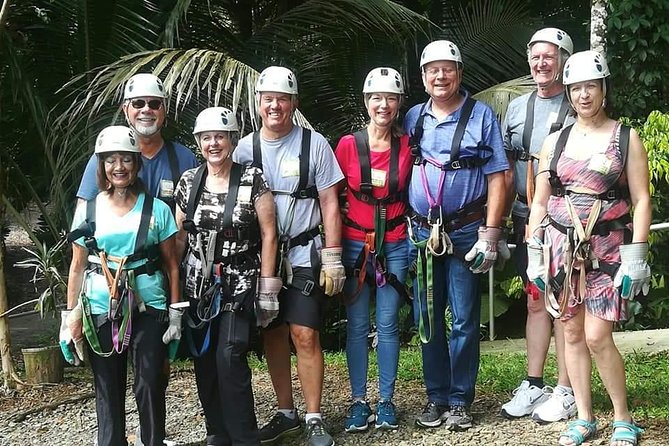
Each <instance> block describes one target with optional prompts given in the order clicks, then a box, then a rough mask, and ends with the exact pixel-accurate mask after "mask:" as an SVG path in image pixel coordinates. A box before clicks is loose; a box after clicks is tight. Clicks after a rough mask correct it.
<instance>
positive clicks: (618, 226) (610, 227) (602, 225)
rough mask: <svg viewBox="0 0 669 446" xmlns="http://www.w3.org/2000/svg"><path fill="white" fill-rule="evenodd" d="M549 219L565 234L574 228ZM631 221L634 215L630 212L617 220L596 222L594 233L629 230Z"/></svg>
mask: <svg viewBox="0 0 669 446" xmlns="http://www.w3.org/2000/svg"><path fill="white" fill-rule="evenodd" d="M549 220H550V224H551V226H553V227H554V228H555V229H557V230H558V231H560V232H561V233H563V234H567V231H568V230H569V229H572V227H571V226H564V225H562V224H560V223H558V222H556V221H555V220H553V219H552V218H550V217H549ZM631 222H632V217H631V216H630V215H629V214H626V215H623V216H621V217H618V218H616V219H615V220H606V221H599V222H597V223H595V226H594V227H593V228H592V235H600V236H606V235H609V233H610V232H611V231H620V230H629V228H628V227H627V225H628V224H629V223H631Z"/></svg>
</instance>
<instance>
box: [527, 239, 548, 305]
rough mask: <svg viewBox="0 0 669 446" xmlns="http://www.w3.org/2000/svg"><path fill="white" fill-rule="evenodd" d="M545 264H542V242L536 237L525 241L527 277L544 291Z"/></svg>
mask: <svg viewBox="0 0 669 446" xmlns="http://www.w3.org/2000/svg"><path fill="white" fill-rule="evenodd" d="M544 277H546V266H545V265H544V251H543V243H542V242H541V240H539V239H538V238H536V237H532V238H531V239H529V240H528V241H527V278H528V279H529V281H530V282H532V283H534V284H535V285H536V286H537V288H539V290H540V291H542V292H543V291H546V283H545V282H544Z"/></svg>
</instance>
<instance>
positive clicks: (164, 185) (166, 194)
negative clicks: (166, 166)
mask: <svg viewBox="0 0 669 446" xmlns="http://www.w3.org/2000/svg"><path fill="white" fill-rule="evenodd" d="M158 195H159V196H160V198H172V196H173V195H174V183H172V180H160V190H159V191H158Z"/></svg>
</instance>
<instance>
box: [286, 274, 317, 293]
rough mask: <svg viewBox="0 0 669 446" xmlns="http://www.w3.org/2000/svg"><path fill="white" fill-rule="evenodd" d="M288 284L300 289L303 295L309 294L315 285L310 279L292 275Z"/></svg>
mask: <svg viewBox="0 0 669 446" xmlns="http://www.w3.org/2000/svg"><path fill="white" fill-rule="evenodd" d="M289 286H291V287H293V288H295V289H298V290H300V292H301V293H302V294H303V295H305V296H310V295H311V293H312V292H313V290H314V288H315V287H316V282H314V281H313V280H311V279H305V278H303V277H294V278H293V282H292V283H291V284H290V285H289Z"/></svg>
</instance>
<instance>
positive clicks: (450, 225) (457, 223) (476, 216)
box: [411, 210, 483, 232]
mask: <svg viewBox="0 0 669 446" xmlns="http://www.w3.org/2000/svg"><path fill="white" fill-rule="evenodd" d="M411 214H412V215H411V219H412V220H414V221H415V222H416V223H417V224H418V226H420V227H421V228H423V229H431V228H432V225H431V224H430V222H429V221H428V219H427V217H425V216H423V215H420V214H418V213H416V212H412V213H411ZM481 219H483V211H482V210H478V211H474V212H470V213H468V214H465V215H462V216H456V217H455V218H452V219H446V221H445V222H444V223H442V227H443V228H444V230H445V231H446V232H451V231H455V230H457V229H460V228H462V227H463V226H467V225H468V224H470V223H474V222H475V221H478V220H481Z"/></svg>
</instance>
